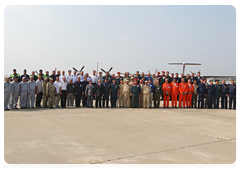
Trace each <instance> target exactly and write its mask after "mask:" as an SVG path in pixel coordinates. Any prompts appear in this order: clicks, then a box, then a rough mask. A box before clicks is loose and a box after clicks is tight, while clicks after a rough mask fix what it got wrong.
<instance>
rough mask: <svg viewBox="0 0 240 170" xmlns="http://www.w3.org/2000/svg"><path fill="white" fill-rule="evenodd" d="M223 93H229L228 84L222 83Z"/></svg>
mask: <svg viewBox="0 0 240 170" xmlns="http://www.w3.org/2000/svg"><path fill="white" fill-rule="evenodd" d="M221 94H228V86H227V85H226V84H222V85H221Z"/></svg>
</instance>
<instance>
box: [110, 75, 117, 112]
mask: <svg viewBox="0 0 240 170" xmlns="http://www.w3.org/2000/svg"><path fill="white" fill-rule="evenodd" d="M110 96H111V108H116V102H117V96H119V86H118V85H117V84H116V80H115V79H113V83H112V84H111V86H110Z"/></svg>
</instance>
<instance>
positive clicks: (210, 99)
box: [207, 94, 214, 109]
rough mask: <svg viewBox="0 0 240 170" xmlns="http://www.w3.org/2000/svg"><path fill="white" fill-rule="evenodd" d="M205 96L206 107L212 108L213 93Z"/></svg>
mask: <svg viewBox="0 0 240 170" xmlns="http://www.w3.org/2000/svg"><path fill="white" fill-rule="evenodd" d="M207 98H208V100H207V101H208V108H209V109H212V108H213V107H212V106H213V103H214V94H208V96H207Z"/></svg>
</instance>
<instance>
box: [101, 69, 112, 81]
mask: <svg viewBox="0 0 240 170" xmlns="http://www.w3.org/2000/svg"><path fill="white" fill-rule="evenodd" d="M106 79H108V83H109V84H111V83H112V82H111V76H110V74H109V72H108V71H106V75H105V76H103V80H106Z"/></svg>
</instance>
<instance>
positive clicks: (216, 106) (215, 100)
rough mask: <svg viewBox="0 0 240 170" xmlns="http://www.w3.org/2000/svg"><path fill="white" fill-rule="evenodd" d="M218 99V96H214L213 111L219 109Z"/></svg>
mask: <svg viewBox="0 0 240 170" xmlns="http://www.w3.org/2000/svg"><path fill="white" fill-rule="evenodd" d="M219 98H220V95H215V97H214V108H215V109H218V108H219Z"/></svg>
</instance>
